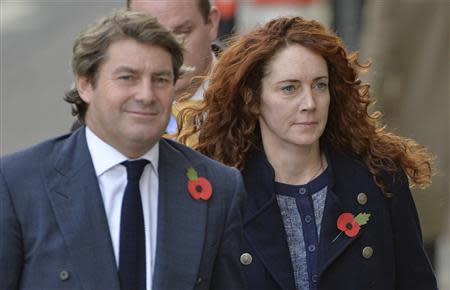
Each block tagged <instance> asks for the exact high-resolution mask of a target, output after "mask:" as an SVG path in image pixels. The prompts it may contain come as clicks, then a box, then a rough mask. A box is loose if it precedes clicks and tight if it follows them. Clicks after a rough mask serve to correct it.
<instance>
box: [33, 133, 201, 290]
mask: <svg viewBox="0 0 450 290" xmlns="http://www.w3.org/2000/svg"><path fill="white" fill-rule="evenodd" d="M65 138H67V139H66V140H63V141H62V142H60V143H57V145H56V146H55V148H54V150H53V151H52V154H51V156H49V158H48V160H49V161H48V162H51V163H53V165H52V166H51V167H49V166H46V167H45V168H44V166H42V170H41V172H42V174H43V175H44V179H45V180H46V182H47V184H46V186H47V188H48V192H49V199H50V202H51V204H52V207H53V210H54V212H55V216H56V220H57V223H58V226H59V229H60V231H61V233H62V235H63V237H64V240H65V242H66V245H67V248H68V251H69V255H70V260H69V264H70V265H71V266H72V267H73V271H74V272H75V273H77V276H78V277H79V279H80V282H81V284H82V285H83V288H84V289H109V290H119V289H120V285H119V280H118V275H117V266H116V263H115V258H114V251H113V248H112V242H111V237H110V234H109V227H108V221H107V218H106V215H105V209H104V205H103V201H102V197H101V193H100V188H99V186H98V181H97V177H96V174H95V170H94V167H93V164H92V160H91V157H90V154H89V150H88V147H87V143H86V137H85V130H84V127H82V128H80V129H78V130H77V131H75V132H74V133H73V134H72V135H70V136H69V137H65ZM160 160H161V161H160V162H159V168H158V172H159V201H158V229H157V231H158V233H157V247H156V253H155V258H156V262H155V265H154V275H153V289H167V287H166V286H167V285H166V284H167V283H169V282H168V281H171V279H173V278H172V277H177V278H178V279H179V280H183V281H182V282H183V283H186V284H185V285H194V284H195V281H196V279H197V271H198V268H199V265H200V259H201V256H202V255H201V253H202V249H203V243H204V237H205V231H206V222H207V203H206V202H196V201H195V200H193V199H192V198H191V197H190V195H189V193H188V191H187V188H186V186H187V182H188V180H187V176H186V170H187V168H188V167H189V166H194V168H195V169H196V170H197V172H198V174H199V175H200V176H202V175H205V173H206V172H205V168H204V166H203V165H202V163H201V162H199V163H196V162H195V160H194V161H192V162H193V163H191V161H190V160H188V157H186V156H184V154H183V153H182V152H180V151H178V150H177V149H176V148H174V147H173V146H171V144H170V141H168V140H165V139H161V141H160ZM46 168H47V169H46ZM48 168H54V170H48ZM180 179H181V180H180ZM180 236H185V237H189V238H186V239H180V238H179V237H180ZM93 237H95V238H93ZM171 257H177V259H180V260H182V261H189V265H190V266H189V267H184V266H179V267H178V266H177V263H172V262H173V261H171Z"/></svg>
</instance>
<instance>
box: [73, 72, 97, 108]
mask: <svg viewBox="0 0 450 290" xmlns="http://www.w3.org/2000/svg"><path fill="white" fill-rule="evenodd" d="M75 82H76V86H77V91H78V95H80V98H81V99H82V100H83V101H84V102H85V103H86V104H89V103H90V102H91V100H92V96H93V94H94V88H93V86H92V83H91V80H90V78H88V77H85V76H77V77H76V80H75Z"/></svg>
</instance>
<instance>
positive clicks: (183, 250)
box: [153, 139, 208, 290]
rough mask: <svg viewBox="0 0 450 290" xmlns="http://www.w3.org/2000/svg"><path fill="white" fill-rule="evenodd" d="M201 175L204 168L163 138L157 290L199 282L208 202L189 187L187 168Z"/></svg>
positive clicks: (160, 165) (176, 287) (185, 286)
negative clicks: (198, 276) (192, 168)
mask: <svg viewBox="0 0 450 290" xmlns="http://www.w3.org/2000/svg"><path fill="white" fill-rule="evenodd" d="M190 166H193V167H194V168H195V170H196V171H197V172H198V174H199V176H202V175H203V176H204V175H205V172H204V168H203V167H202V166H201V165H198V164H191V163H189V161H188V160H187V159H186V157H185V156H184V155H183V154H182V153H181V152H180V151H178V150H176V149H174V148H173V147H172V146H170V145H169V144H168V143H167V141H165V140H164V139H162V140H161V141H160V152H159V168H158V174H159V200H158V229H157V232H158V234H157V245H156V255H155V257H156V261H155V271H154V276H153V286H154V289H158V290H165V289H191V288H192V287H193V285H195V282H196V279H197V273H198V269H199V266H200V259H201V257H202V252H203V243H204V238H205V233H206V223H207V204H208V203H207V202H206V201H204V200H194V199H193V198H192V197H191V196H190V194H189V192H188V190H187V183H188V178H187V175H186V173H187V169H188V168H189V167H190Z"/></svg>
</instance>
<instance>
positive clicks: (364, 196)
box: [356, 192, 367, 205]
mask: <svg viewBox="0 0 450 290" xmlns="http://www.w3.org/2000/svg"><path fill="white" fill-rule="evenodd" d="M356 199H357V200H358V203H359V204H360V205H365V204H366V203H367V194H365V193H364V192H361V193H359V194H358V197H357V198H356Z"/></svg>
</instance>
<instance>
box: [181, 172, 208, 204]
mask: <svg viewBox="0 0 450 290" xmlns="http://www.w3.org/2000/svg"><path fill="white" fill-rule="evenodd" d="M187 177H188V179H189V181H188V184H187V187H188V191H189V194H190V195H191V196H192V198H193V199H197V200H198V199H203V200H208V199H210V198H211V195H212V186H211V183H210V182H209V180H208V179H206V178H205V177H198V174H197V171H195V169H194V168H193V167H189V168H188V170H187Z"/></svg>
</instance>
